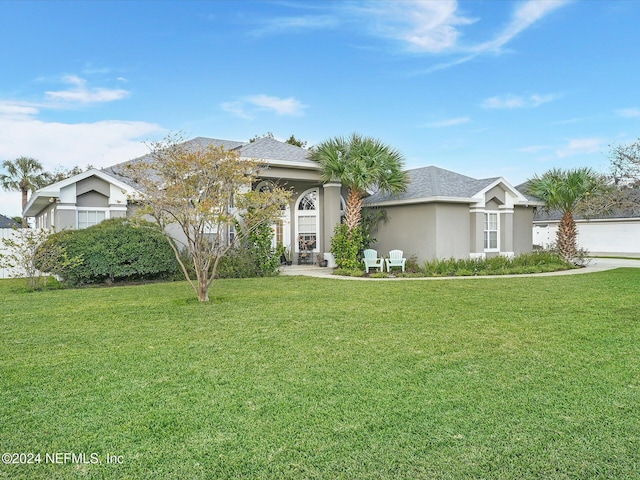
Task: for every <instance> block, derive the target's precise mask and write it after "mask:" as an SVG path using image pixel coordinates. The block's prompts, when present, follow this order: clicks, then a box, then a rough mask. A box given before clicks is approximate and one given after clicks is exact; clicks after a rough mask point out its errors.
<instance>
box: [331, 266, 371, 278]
mask: <svg viewBox="0 0 640 480" xmlns="http://www.w3.org/2000/svg"><path fill="white" fill-rule="evenodd" d="M333 274H334V275H342V276H343V277H364V270H360V269H359V268H336V269H335V270H334V271H333Z"/></svg>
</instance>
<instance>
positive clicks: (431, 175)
mask: <svg viewBox="0 0 640 480" xmlns="http://www.w3.org/2000/svg"><path fill="white" fill-rule="evenodd" d="M407 176H408V177H409V185H408V186H407V191H406V192H404V193H401V194H399V195H393V196H390V195H384V194H381V193H379V192H378V193H374V194H373V195H371V196H370V197H367V198H366V199H365V200H364V203H365V204H373V203H378V202H385V201H390V200H394V201H402V200H417V199H420V198H433V197H450V198H461V199H462V198H464V199H467V198H470V197H472V196H473V195H475V194H476V193H478V192H479V191H480V190H482V189H483V188H485V187H487V186H489V185H491V184H492V183H493V182H495V181H496V180H498V178H499V177H494V178H485V179H481V180H478V179H476V178H471V177H467V176H466V175H461V174H459V173H455V172H452V171H450V170H445V169H444V168H440V167H433V166H431V167H423V168H415V169H413V170H407Z"/></svg>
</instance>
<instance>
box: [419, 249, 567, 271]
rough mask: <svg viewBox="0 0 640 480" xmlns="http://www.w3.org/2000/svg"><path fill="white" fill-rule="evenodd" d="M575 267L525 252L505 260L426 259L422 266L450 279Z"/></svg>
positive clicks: (548, 254) (543, 253)
mask: <svg viewBox="0 0 640 480" xmlns="http://www.w3.org/2000/svg"><path fill="white" fill-rule="evenodd" d="M571 268H575V266H574V265H573V264H571V263H569V262H565V261H564V260H563V259H562V257H560V255H558V254H556V253H553V252H548V251H536V252H532V253H524V254H522V255H518V256H517V257H513V258H508V257H503V256H499V255H498V256H495V257H490V258H486V259H470V258H467V259H460V260H456V259H454V258H449V259H443V260H439V259H438V260H429V261H426V262H425V263H424V266H423V270H424V272H425V275H426V276H429V277H442V276H447V277H453V276H467V275H514V274H523V273H542V272H556V271H558V270H568V269H571Z"/></svg>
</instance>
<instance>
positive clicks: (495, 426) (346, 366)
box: [0, 269, 640, 480]
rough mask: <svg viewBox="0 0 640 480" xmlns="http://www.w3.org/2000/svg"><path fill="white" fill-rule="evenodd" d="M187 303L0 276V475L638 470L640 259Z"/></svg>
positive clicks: (255, 288) (254, 282) (285, 283)
mask: <svg viewBox="0 0 640 480" xmlns="http://www.w3.org/2000/svg"><path fill="white" fill-rule="evenodd" d="M192 296H193V294H192V291H191V290H190V288H189V287H188V285H187V284H185V283H183V282H176V283H167V284H151V285H143V286H129V287H114V288H89V289H81V290H57V291H45V292H36V293H25V292H23V291H22V290H21V288H19V287H18V286H17V283H16V282H15V281H6V280H5V281H0V305H1V313H0V322H1V330H0V331H1V339H0V453H5V452H16V453H19V452H24V453H34V454H36V453H40V454H41V463H40V464H35V465H33V464H31V465H3V464H0V478H11V479H39V478H41V479H60V478H64V479H67V478H92V479H93V478H95V479H98V478H99V479H112V478H113V479H116V478H117V479H123V478H131V479H214V478H251V479H254V478H255V479H281V478H284V479H287V478H290V479H302V478H326V479H339V478H344V479H382V478H389V479H396V478H405V479H420V478H427V479H431V478H436V479H471V478H478V479H480V478H482V479H501V480H502V479H527V478H533V479H589V478H601V479H612V478H619V479H629V478H638V477H640V414H639V412H640V361H639V359H640V308H639V307H640V269H620V270H615V271H608V272H601V273H593V274H583V275H571V276H559V277H539V278H515V279H514V278H509V279H506V278H503V279H499V278H492V279H466V280H443V281H428V280H426V281H406V282H360V281H345V280H338V279H312V278H293V277H280V278H268V279H250V280H221V281H217V282H215V283H214V285H213V288H212V290H211V293H210V296H211V299H212V301H211V302H210V303H209V304H198V303H197V302H196V301H195V300H194V299H192ZM63 452H69V453H75V454H76V455H77V454H79V453H84V454H85V455H86V461H87V462H89V461H90V458H91V457H90V455H91V454H93V453H95V454H97V455H98V457H97V458H98V459H99V460H100V462H101V463H100V464H91V463H87V464H85V463H73V462H72V461H70V460H68V461H67V462H66V463H64V461H63V457H58V460H60V464H53V463H51V462H50V461H49V462H45V459H46V457H45V454H54V453H59V454H60V453H63ZM107 455H116V456H121V460H122V463H120V464H108V463H106V460H105V459H106V456H107ZM49 460H51V459H49Z"/></svg>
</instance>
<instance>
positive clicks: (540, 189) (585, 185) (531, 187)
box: [528, 168, 606, 261]
mask: <svg viewBox="0 0 640 480" xmlns="http://www.w3.org/2000/svg"><path fill="white" fill-rule="evenodd" d="M604 188H606V184H605V181H604V178H603V177H602V176H600V175H598V174H596V173H595V172H594V171H593V170H591V169H590V168H576V169H569V170H562V169H557V168H554V169H552V170H549V171H548V172H546V173H544V174H543V175H542V176H540V177H539V176H537V175H535V176H534V177H533V178H531V179H529V180H528V191H529V194H530V195H533V196H534V197H538V198H540V199H542V200H543V201H544V202H545V207H544V208H545V210H546V211H551V210H559V211H560V213H561V214H562V218H561V220H560V224H559V225H558V231H557V233H556V248H557V249H558V253H560V255H561V256H562V258H564V259H565V260H567V261H571V260H573V259H574V258H575V256H576V253H577V251H578V244H577V227H576V222H575V220H574V218H573V215H574V213H575V212H576V210H577V209H579V207H580V204H581V203H582V202H583V201H584V200H585V199H587V198H589V196H591V195H594V194H597V193H598V192H600V191H601V190H603V189H604Z"/></svg>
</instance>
